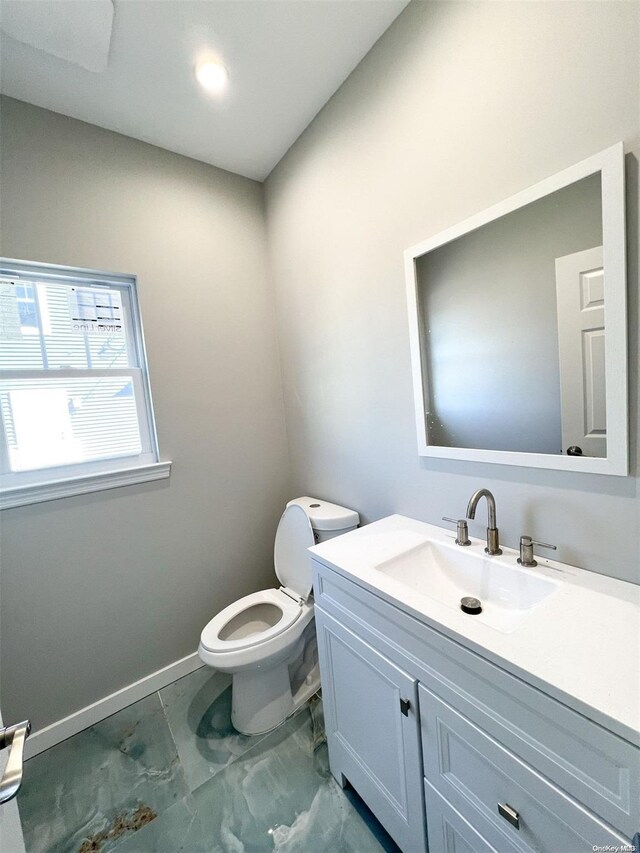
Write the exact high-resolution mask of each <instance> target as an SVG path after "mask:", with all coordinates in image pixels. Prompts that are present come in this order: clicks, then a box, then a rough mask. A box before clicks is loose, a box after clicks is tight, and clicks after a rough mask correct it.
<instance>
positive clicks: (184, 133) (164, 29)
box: [0, 0, 408, 180]
mask: <svg viewBox="0 0 640 853" xmlns="http://www.w3.org/2000/svg"><path fill="white" fill-rule="evenodd" d="M105 1H106V0H101V2H105ZM88 2H89V0H29V2H25V0H2V2H1V3H0V15H1V17H0V26H2V21H3V19H4V20H6V22H7V23H6V25H5V26H6V29H7V30H9V31H11V32H13V34H14V36H16V35H17V38H16V37H14V36H10V35H8V34H7V33H6V32H4V31H3V32H2V33H1V34H0V50H1V53H0V61H1V72H2V73H1V78H0V87H1V90H2V92H3V93H5V94H7V95H10V96H11V97H14V98H18V99H19V100H23V101H28V102H29V103H32V104H36V105H37V106H40V107H45V108H47V109H50V110H54V111H56V112H59V113H63V114H64V115H68V116H72V117H73V118H77V119H81V120H82V121H87V122H90V123H92V124H96V125H99V126H100V127H105V128H108V129H109V130H115V131H117V132H119V133H123V134H125V135H127V136H132V137H134V138H136V139H141V140H144V141H145V142H150V143H152V144H154V145H159V146H161V147H162V148H167V149H169V150H170V151H176V152H178V153H180V154H185V155H187V156H188V157H194V158H196V159H197V160H203V161H204V162H205V163H211V164H213V165H215V166H220V167H221V168H223V169H228V170H229V171H231V172H237V173H238V174H241V175H246V176H247V177H250V178H256V179H258V180H262V179H264V178H265V177H266V176H267V175H268V174H269V172H270V171H271V170H272V169H273V167H274V166H275V165H276V163H277V162H278V161H279V160H280V158H281V157H282V156H283V155H284V153H285V152H286V151H287V149H288V148H289V147H290V146H291V145H292V143H293V142H294V141H295V140H296V139H297V137H298V136H299V135H300V134H301V133H302V131H303V130H304V129H305V127H306V126H307V125H308V124H309V122H310V121H311V120H312V119H313V118H314V116H315V115H316V114H317V113H318V112H319V110H320V109H321V108H322V107H323V106H324V104H325V103H326V102H327V101H328V100H329V98H330V97H331V95H332V94H333V93H334V92H335V91H336V89H338V88H339V87H340V85H341V84H342V82H343V81H344V80H345V79H346V78H347V77H348V75H349V74H350V73H351V71H352V70H353V69H354V68H355V66H356V65H357V64H358V63H359V62H360V60H361V59H362V58H363V56H364V55H365V54H366V53H367V52H368V51H369V49H370V48H371V47H372V45H373V44H374V42H376V41H377V39H378V38H379V37H380V36H381V35H382V33H383V32H384V31H385V30H386V29H387V28H388V27H389V25H390V24H391V22H392V21H393V20H394V19H395V18H396V17H397V16H398V15H399V13H400V12H401V11H402V9H403V8H404V7H405V6H406V5H407V2H408V0H114V2H113V7H114V14H113V15H112V16H111V17H112V21H111V20H109V24H108V25H109V27H111V25H112V31H111V43H110V47H109V50H108V62H107V63H106V68H105V70H103V71H95V70H87V68H86V66H87V64H90V63H87V62H86V61H85V62H84V65H85V67H82V62H81V60H80V59H78V58H77V57H78V55H82V54H84V56H85V57H86V55H87V52H88V48H87V43H86V42H85V40H86V39H88V38H90V37H91V38H96V24H95V21H92V22H91V28H92V29H91V31H90V32H89V27H88V26H85V25H84V24H82V21H81V17H82V16H81V15H79V14H78V12H79V8H78V7H79V6H80V5H84V4H85V3H88ZM17 4H20V9H12V7H14V6H15V5H17ZM25 6H28V7H31V8H32V9H34V10H37V16H38V21H39V23H38V25H37V27H36V24H35V23H34V24H33V25H30V24H29V22H28V21H27V22H26V23H25V22H24V21H22V20H20V21H18V24H16V23H15V21H14V19H15V18H17V17H18V16H19V12H20V14H21V13H22V9H23V8H24V7H25ZM38 7H39V8H38ZM14 13H15V14H14ZM34 14H35V13H34ZM43 16H44V20H46V21H48V23H49V25H50V29H51V33H50V34H49V37H50V41H51V43H52V44H53V42H54V35H55V33H53V30H55V29H56V28H57V29H58V30H60V31H62V32H63V33H64V32H68V31H69V30H70V29H72V31H73V39H71V40H69V39H68V40H67V41H68V42H69V44H68V47H69V51H70V52H69V55H68V57H67V58H66V59H62V58H60V55H61V54H62V55H65V54H64V46H63V48H60V46H59V42H60V38H58V39H57V42H56V47H55V51H54V48H53V47H49V48H48V49H49V50H50V51H51V52H48V51H47V39H46V36H47V34H46V33H45V34H44V36H43V34H42V32H41V31H42V29H43V27H42V20H43ZM60 16H62V18H63V19H64V21H63V22H62V21H61V18H60ZM103 17H104V16H103ZM106 17H109V16H106ZM10 23H11V26H9V24H10ZM30 26H32V28H33V29H34V30H35V29H38V30H39V32H38V38H37V39H36V38H35V37H34V38H29V37H27V36H26V35H25V29H27V30H28V29H29V27H30ZM105 27H106V24H105ZM102 35H103V36H104V37H105V38H106V39H107V43H108V35H109V33H108V32H107V30H106V29H105V30H104V33H102ZM18 38H20V39H21V40H20V41H19V40H18ZM74 41H75V47H76V48H78V46H79V45H80V43H82V44H83V45H84V50H75V51H71V45H73V42H74ZM25 42H31V44H26V43H25ZM33 44H38V45H39V47H34V46H32V45H33ZM43 45H44V49H43ZM54 52H55V53H56V54H57V55H54ZM89 52H90V51H89ZM72 54H73V55H72ZM205 56H212V57H217V58H218V59H220V60H221V61H222V62H223V63H224V64H225V66H226V67H227V70H228V73H229V82H228V87H227V90H226V92H225V93H224V95H223V96H217V97H213V96H211V95H208V94H207V93H206V92H205V91H204V90H203V89H202V88H201V87H200V86H199V85H198V83H197V82H196V80H195V78H194V74H193V69H194V65H195V63H196V62H197V61H198V60H199V59H200V58H202V57H205ZM78 63H80V64H78ZM102 65H103V66H104V63H102ZM94 67H98V66H97V65H95V66H94Z"/></svg>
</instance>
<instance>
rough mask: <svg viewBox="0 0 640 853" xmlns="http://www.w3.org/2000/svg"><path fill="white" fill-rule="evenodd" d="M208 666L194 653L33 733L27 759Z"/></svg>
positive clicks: (26, 751)
mask: <svg viewBox="0 0 640 853" xmlns="http://www.w3.org/2000/svg"><path fill="white" fill-rule="evenodd" d="M201 666H204V664H203V663H202V661H201V660H200V658H199V657H198V653H197V652H194V653H193V654H191V655H187V656H186V658H181V659H180V660H177V661H174V662H173V663H170V664H169V665H168V666H165V667H163V669H159V670H158V671H157V672H152V673H151V674H150V675H147V676H145V677H144V678H141V679H140V680H139V681H134V683H133V684H129V685H128V686H127V687H123V688H122V689H121V690H116V692H115V693H111V694H110V695H109V696H105V697H104V699H99V700H98V701H97V702H94V703H93V704H92V705H87V707H86V708H81V709H80V710H79V711H75V713H73V714H69V716H68V717H64V718H63V719H62V720H58V721H57V722H55V723H51V725H49V726H46V727H45V728H44V729H39V730H38V731H35V732H33V734H32V735H31V737H29V738H28V740H27V742H26V743H25V749H24V754H25V758H32V757H33V756H34V755H37V754H38V753H39V752H42V751H43V750H45V749H49V747H50V746H55V744H57V743H60V742H61V741H63V740H66V739H67V738H68V737H71V736H72V735H75V734H78V732H81V731H82V730H83V729H86V728H88V727H89V726H93V725H95V723H99V722H100V720H104V719H106V717H110V716H111V714H115V713H116V712H117V711H121V710H122V709H123V708H126V707H127V705H131V704H133V702H137V701H138V700H139V699H144V697H145V696H149V694H150V693H155V692H156V690H161V689H162V688H163V687H166V686H167V685H168V684H171V683H172V682H173V681H176V679H178V678H182V676H183V675H189V673H190V672H195V670H196V669H200V667H201Z"/></svg>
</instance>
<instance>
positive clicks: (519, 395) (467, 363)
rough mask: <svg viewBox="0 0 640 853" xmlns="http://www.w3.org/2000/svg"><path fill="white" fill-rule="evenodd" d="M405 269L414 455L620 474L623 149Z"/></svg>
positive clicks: (414, 256)
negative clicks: (415, 435)
mask: <svg viewBox="0 0 640 853" xmlns="http://www.w3.org/2000/svg"><path fill="white" fill-rule="evenodd" d="M405 266H406V276H407V299H408V308H409V326H410V340H411V357H412V366H413V380H414V396H415V405H416V419H417V428H418V447H419V453H420V454H421V455H423V456H439V457H444V458H448V459H463V460H469V461H482V462H500V463H503V464H507V465H525V466H530V467H538V468H557V469H561V470H574V471H585V472H592V473H601V474H618V475H626V474H627V472H628V436H627V343H626V284H625V238H624V152H623V146H622V143H619V144H617V145H614V146H613V147H611V148H608V149H606V150H605V151H603V152H601V153H600V154H596V155H594V156H593V157H590V158H589V159H587V160H583V161H582V162H581V163H578V164H576V165H575V166H572V167H570V168H568V169H565V170H564V171H563V172H560V173H559V174H557V175H554V176H553V177H551V178H548V179H547V180H545V181H542V182H541V183H539V184H536V185H535V186H533V187H530V188H529V189H527V190H524V191H523V192H521V193H518V194H517V195H515V196H512V197H511V198H509V199H506V200H505V201H503V202H501V203H500V204H497V205H494V206H493V207H490V208H488V209H487V210H485V211H483V212H482V213H479V214H477V215H476V216H473V217H471V218H470V219H467V220H465V221H464V222H461V223H460V224H458V225H456V226H454V227H453V228H449V229H448V230H447V231H444V232H442V233H441V234H437V235H436V236H435V237H432V238H430V239H428V240H425V241H424V242H422V243H420V244H419V245H417V246H414V247H412V248H410V249H407V251H406V252H405Z"/></svg>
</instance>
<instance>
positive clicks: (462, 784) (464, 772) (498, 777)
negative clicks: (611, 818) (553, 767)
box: [419, 686, 629, 853]
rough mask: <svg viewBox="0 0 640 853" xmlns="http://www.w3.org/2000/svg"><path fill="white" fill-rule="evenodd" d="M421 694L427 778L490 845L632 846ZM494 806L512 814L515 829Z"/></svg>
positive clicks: (568, 849)
mask: <svg viewBox="0 0 640 853" xmlns="http://www.w3.org/2000/svg"><path fill="white" fill-rule="evenodd" d="M419 692H420V719H421V728H422V748H423V758H424V773H425V777H426V778H427V781H429V782H430V783H431V784H432V785H433V786H434V788H436V789H437V790H438V791H439V792H440V794H442V796H443V797H444V798H445V800H447V801H448V802H449V803H450V804H451V805H452V806H453V807H454V808H455V809H457V810H458V811H459V812H460V813H461V814H463V815H464V816H465V817H466V818H467V819H468V820H469V821H470V822H471V823H473V824H474V825H475V823H476V821H475V819H474V817H472V815H479V816H480V818H481V821H482V824H483V826H484V830H480V831H481V832H482V835H483V837H484V838H485V839H486V840H487V841H488V842H489V843H490V844H492V845H493V846H495V847H496V848H497V849H501V848H500V837H501V836H506V837H507V838H509V839H511V841H512V843H513V845H514V846H515V847H517V848H519V849H525V850H532V851H534V850H535V851H549V853H555V851H560V850H562V851H564V853H578V851H583V850H591V849H592V847H593V846H594V845H613V846H618V847H619V846H621V845H622V844H625V843H627V844H628V843H629V841H628V839H626V838H624V837H623V836H622V835H619V834H618V833H617V832H615V831H614V830H612V829H611V828H610V827H608V826H607V825H605V824H604V823H602V822H601V821H600V820H599V819H598V818H596V817H595V816H594V815H593V814H591V813H590V812H588V811H587V810H586V809H584V808H583V807H582V806H581V805H580V804H579V803H577V802H576V801H575V800H573V799H572V798H571V797H569V796H567V794H565V793H564V792H563V791H561V790H560V789H559V788H557V787H556V786H555V785H553V784H551V783H550V782H549V781H547V780H546V779H545V778H544V777H542V776H541V775H540V774H539V773H537V772H536V771H535V770H534V769H533V768H531V767H530V766H529V765H527V764H525V763H524V762H523V761H521V760H520V759H519V758H518V757H517V756H516V755H514V754H513V753H512V752H510V751H509V750H507V749H505V747H504V746H502V745H501V744H500V743H498V742H497V741H496V740H494V739H493V738H492V737H490V736H489V735H488V734H486V732H483V731H482V729H480V728H478V726H476V725H475V724H474V723H473V722H471V720H468V719H467V718H466V717H464V716H463V715H462V714H460V713H459V712H458V711H456V710H454V709H453V708H452V707H451V706H450V705H448V704H447V703H446V702H443V701H442V699H440V698H439V697H438V696H436V695H435V694H433V693H431V692H430V691H429V690H427V689H426V688H424V687H422V686H420V688H419ZM499 804H501V805H502V806H503V807H505V806H506V807H510V808H511V809H512V810H514V812H515V813H516V814H517V816H518V822H519V827H518V828H516V827H514V826H512V824H511V823H510V822H509V821H508V820H507V819H506V818H505V817H503V816H501V815H500V814H499V811H498V805H499ZM496 833H498V835H496Z"/></svg>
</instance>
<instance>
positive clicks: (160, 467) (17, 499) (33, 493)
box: [0, 258, 171, 510]
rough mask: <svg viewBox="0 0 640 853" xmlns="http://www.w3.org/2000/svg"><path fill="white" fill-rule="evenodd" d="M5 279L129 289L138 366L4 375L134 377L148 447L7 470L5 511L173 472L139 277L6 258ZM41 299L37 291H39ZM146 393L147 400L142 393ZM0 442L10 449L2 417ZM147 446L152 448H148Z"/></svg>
mask: <svg viewBox="0 0 640 853" xmlns="http://www.w3.org/2000/svg"><path fill="white" fill-rule="evenodd" d="M0 277H3V278H11V279H13V280H15V281H16V282H18V281H24V282H29V283H32V284H33V285H34V287H36V286H37V284H39V283H42V284H47V283H59V284H68V283H71V284H75V285H77V286H78V287H92V286H96V285H98V286H107V287H108V286H111V287H115V288H118V289H122V290H124V291H126V294H127V302H128V310H125V311H124V316H123V319H124V321H125V326H126V333H127V338H128V341H127V346H128V348H129V349H130V351H131V352H134V353H135V357H136V361H137V365H138V366H136V367H132V366H131V365H128V366H127V367H122V368H119V367H116V368H107V369H104V368H103V369H101V368H77V372H76V370H75V369H62V368H61V369H57V368H51V369H47V368H39V369H36V368H24V369H22V368H10V369H4V370H2V371H1V374H2V376H3V377H4V378H7V379H13V378H16V377H17V376H19V375H20V373H21V372H22V373H23V375H25V374H26V376H25V378H27V376H28V378H38V376H37V375H36V374H39V375H40V377H51V378H60V379H64V378H70V377H72V376H87V375H100V374H103V375H116V374H119V375H129V376H131V381H132V386H133V388H134V394H135V400H136V413H137V418H138V426H139V430H140V440H141V443H142V451H141V453H140V454H137V455H135V456H120V457H109V458H106V459H98V460H92V461H88V462H76V463H72V464H67V465H59V466H50V467H47V468H40V469H34V470H27V471H16V472H3V475H2V480H3V482H2V484H1V485H0V510H2V509H10V508H13V507H18V506H25V505H28V504H33V503H40V502H42V501H48V500H54V499H56V498H62V497H71V496H73V495H81V494H86V493H88V492H94V491H101V490H103V489H112V488H116V487H119V486H124V485H132V484H135V483H144V482H150V481H153V480H158V479H164V478H166V477H169V475H170V473H171V462H170V461H162V460H161V458H160V451H159V446H158V435H157V429H156V422H155V415H154V410H153V400H152V396H151V383H150V379H149V367H148V361H147V352H146V347H145V342H144V329H143V325H142V316H141V313H140V305H139V302H138V292H137V277H136V276H135V275H131V274H124V273H111V272H104V271H102V270H94V269H85V268H82V267H69V266H63V265H59V264H48V263H42V262H32V261H25V260H16V259H11V258H0ZM35 298H36V300H37V299H38V295H37V291H36V295H35ZM140 393H141V394H142V400H140V398H139V396H138V395H139V394H140ZM0 442H2V445H3V447H4V448H5V450H7V451H8V444H7V440H6V436H5V429H4V423H3V422H2V419H1V418H0ZM145 444H146V447H145Z"/></svg>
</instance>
